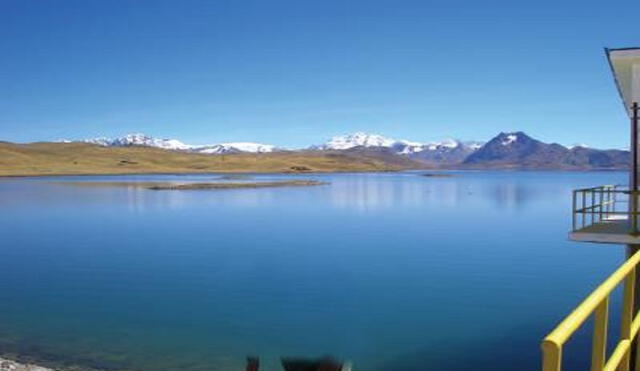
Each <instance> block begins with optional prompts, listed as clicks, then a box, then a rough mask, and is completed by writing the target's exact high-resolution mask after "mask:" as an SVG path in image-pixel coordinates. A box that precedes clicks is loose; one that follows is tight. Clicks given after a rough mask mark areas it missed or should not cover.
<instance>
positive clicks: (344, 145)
mask: <svg viewBox="0 0 640 371" xmlns="http://www.w3.org/2000/svg"><path fill="white" fill-rule="evenodd" d="M395 142H396V141H395V140H393V139H389V138H385V137H383V136H382V135H378V134H367V133H362V132H357V133H354V134H349V135H341V136H336V137H333V138H331V140H329V141H328V142H326V143H325V144H323V145H322V146H320V148H321V149H335V150H345V149H350V148H354V147H391V146H393V144H394V143H395Z"/></svg>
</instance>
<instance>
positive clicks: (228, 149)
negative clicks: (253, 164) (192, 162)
mask: <svg viewBox="0 0 640 371" xmlns="http://www.w3.org/2000/svg"><path fill="white" fill-rule="evenodd" d="M275 150H276V146H274V145H271V144H261V143H251V142H235V143H220V144H214V145H211V146H202V147H198V148H195V149H193V151H195V152H198V153H207V154H216V155H220V154H225V153H240V152H250V153H267V152H273V151H275Z"/></svg>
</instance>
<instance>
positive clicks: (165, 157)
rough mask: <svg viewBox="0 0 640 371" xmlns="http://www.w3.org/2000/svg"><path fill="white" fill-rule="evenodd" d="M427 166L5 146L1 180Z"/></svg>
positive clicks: (293, 156) (339, 157)
mask: <svg viewBox="0 0 640 371" xmlns="http://www.w3.org/2000/svg"><path fill="white" fill-rule="evenodd" d="M420 166H421V165H420V164H419V163H417V162H415V161H412V160H410V159H407V158H403V157H400V156H394V155H384V154H375V153H374V154H361V153H357V154H356V153H354V154H350V153H336V152H321V151H291V152H276V153H263V154H248V153H241V154H229V155H204V154H196V153H187V152H178V151H168V150H163V149H158V148H151V147H103V146H99V145H94V144H87V143H48V142H41V143H29V144H15V143H8V142H0V176H19V175H60V174H133V173H210V172H211V173H215V172H238V173H240V172H261V173H267V172H334V171H335V172H348V171H354V172H358V171H396V170H405V169H412V168H418V167H420Z"/></svg>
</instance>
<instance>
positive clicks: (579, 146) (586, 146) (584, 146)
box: [567, 143, 589, 149]
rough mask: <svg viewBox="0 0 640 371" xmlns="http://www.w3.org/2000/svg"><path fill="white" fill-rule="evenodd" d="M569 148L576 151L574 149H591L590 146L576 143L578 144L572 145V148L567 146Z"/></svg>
mask: <svg viewBox="0 0 640 371" xmlns="http://www.w3.org/2000/svg"><path fill="white" fill-rule="evenodd" d="M567 148H569V149H574V148H589V146H588V145H586V144H584V143H576V144H572V145H570V146H567Z"/></svg>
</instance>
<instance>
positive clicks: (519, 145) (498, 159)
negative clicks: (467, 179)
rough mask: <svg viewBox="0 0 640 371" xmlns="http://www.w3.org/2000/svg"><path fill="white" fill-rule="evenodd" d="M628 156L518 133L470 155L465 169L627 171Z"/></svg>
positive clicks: (466, 160) (500, 137) (494, 139)
mask: <svg viewBox="0 0 640 371" xmlns="http://www.w3.org/2000/svg"><path fill="white" fill-rule="evenodd" d="M628 163H629V152H627V151H620V150H596V149H591V148H587V147H586V146H585V145H579V146H570V147H565V146H562V145H560V144H557V143H544V142H541V141H539V140H536V139H534V138H531V137H530V136H528V135H527V134H525V133H523V132H521V131H518V132H512V133H500V134H498V135H497V136H496V137H495V138H493V139H491V140H490V141H489V142H487V144H485V145H484V146H482V148H480V149H479V150H477V151H475V152H473V153H472V154H470V155H469V156H468V157H467V158H466V159H465V160H464V161H463V162H462V166H464V167H467V166H468V167H480V168H527V169H564V168H566V169H569V168H582V169H589V168H625V167H626V166H628Z"/></svg>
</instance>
